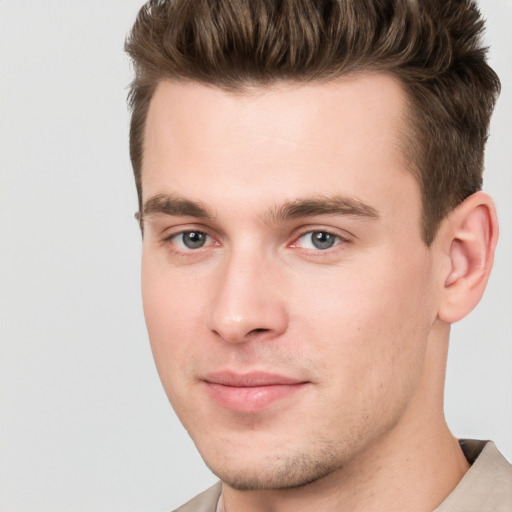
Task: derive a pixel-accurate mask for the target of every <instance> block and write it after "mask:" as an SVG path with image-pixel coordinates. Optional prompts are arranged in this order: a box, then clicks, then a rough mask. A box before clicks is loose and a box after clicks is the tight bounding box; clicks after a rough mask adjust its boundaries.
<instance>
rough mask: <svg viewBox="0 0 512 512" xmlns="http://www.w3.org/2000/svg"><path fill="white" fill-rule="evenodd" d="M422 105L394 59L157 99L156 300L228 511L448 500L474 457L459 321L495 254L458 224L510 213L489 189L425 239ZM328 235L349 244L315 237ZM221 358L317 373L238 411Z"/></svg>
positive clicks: (190, 423)
mask: <svg viewBox="0 0 512 512" xmlns="http://www.w3.org/2000/svg"><path fill="white" fill-rule="evenodd" d="M404 105H405V96H404V91H403V90H402V88H401V86H400V84H399V83H398V82H397V81H395V80H394V79H393V78H391V77H389V76H386V75H379V74H373V75H359V76H352V77H342V78H340V79H337V80H336V81H333V82H330V83H314V84H308V85H297V84H276V85H275V86H272V87H271V88H268V87H267V88H265V89H254V90H251V91H247V92H245V93H237V94H233V93H228V92H224V91H222V90H220V89H217V88H214V87H207V86H205V85H201V84H197V83H168V82H165V83H161V84H160V85H159V86H158V88H157V90H156V92H155V95H154V97H153V99H152V101H151V105H150V109H149V114H148V119H147V125H146V134H145V147H144V162H143V172H142V187H143V200H144V203H145V205H146V206H145V211H144V213H143V223H144V242H143V255H142V290H143V301H144V312H145V316H146V322H147V327H148V332H149V337H150V340H151V346H152V350H153V354H154V357H155V361H156V365H157V369H158V372H159V375H160V378H161V380H162V383H163V385H164V388H165V390H166V392H167V395H168V397H169V400H170V402H171V403H172V405H173V407H174V409H175V411H176V413H177V414H178V416H179V418H180V420H181V421H182V422H183V424H184V426H185V427H186V429H187V430H188V432H189V434H190V436H191V437H192V439H193V440H194V442H195V443H196V446H197V448H198V450H199V451H200V453H201V455H202V456H203V458H204V460H205V462H206V463H207V464H208V466H209V467H210V468H211V469H212V471H213V472H214V473H215V474H217V475H218V476H219V477H220V478H221V480H222V481H223V483H224V486H223V496H224V501H225V506H226V510H227V511H228V512H232V511H236V510H244V511H249V512H250V511H256V510H265V511H273V510H275V511H287V510H290V511H291V510H294V511H300V510H323V511H329V510H337V511H343V510H351V511H358V510H365V511H366V512H368V511H373V510H408V511H423V510H424V511H428V510H430V511H431V510H433V509H434V508H435V507H436V506H437V505H438V504H439V503H441V501H442V500H443V499H444V498H445V497H446V496H447V495H448V494H449V493H450V491H451V490H452V489H453V488H454V487H455V486H456V484H457V483H458V481H459V480H460V478H462V476H463V474H464V473H465V471H467V469H468V465H467V462H466V461H465V459H464V457H463V455H462V452H461V451H460V449H459V447H458V444H457V442H456V440H455V439H454V438H453V436H452V435H451V434H450V432H449V430H448V428H447V426H446V423H445V421H444V417H443V381H444V369H445V362H446V352H447V344H448V337H449V323H450V322H451V321H452V320H454V319H456V318H455V317H457V316H463V314H465V313H466V310H469V309H470V308H471V307H473V305H474V304H473V303H475V304H476V302H477V299H478V298H479V297H477V295H478V294H479V293H480V291H479V290H480V288H478V290H477V291H476V292H475V293H474V295H475V298H474V300H472V301H470V300H469V299H468V300H466V302H467V304H465V305H464V307H462V306H461V307H459V306H458V305H459V304H460V300H459V297H460V296H462V295H464V297H467V296H468V292H467V290H466V288H464V289H463V290H462V291H460V290H459V288H457V290H459V294H458V295H457V293H456V286H457V283H459V284H460V275H465V274H467V272H468V269H472V268H473V267H475V265H471V261H477V260H478V256H475V258H474V259H473V260H472V259H471V257H472V255H473V253H476V252H477V250H476V249H475V251H473V252H471V251H470V250H469V249H467V248H466V245H465V242H464V241H463V237H462V235H461V236H460V237H459V238H460V239H461V240H462V241H459V242H460V243H458V244H456V243H454V242H453V238H454V237H455V235H454V233H459V232H462V226H463V223H462V221H461V219H463V218H466V217H467V216H468V215H469V214H468V212H473V213H471V215H474V216H475V217H477V218H476V220H475V221H474V225H475V226H476V227H475V229H480V226H481V225H483V222H480V220H479V217H478V215H480V216H481V217H482V218H484V217H485V218H486V219H488V218H490V217H491V218H493V217H492V215H491V214H489V213H488V212H489V211H490V210H489V207H488V202H486V201H487V200H486V199H485V198H483V199H482V197H483V196H482V197H480V196H478V198H477V199H478V200H477V199H474V200H473V202H472V203H471V202H470V203H469V206H465V207H464V208H465V209H464V208H462V210H463V211H462V213H461V214H460V215H458V214H457V213H456V214H454V215H453V216H452V217H450V219H448V220H447V221H446V222H445V224H444V225H443V226H442V227H441V231H440V233H441V234H440V235H439V236H438V238H437V239H436V241H435V242H434V244H433V245H432V246H431V247H427V246H426V245H425V243H424V242H423V241H422V238H421V229H420V219H421V200H420V191H419V188H418V184H417V182H416V181H415V179H414V177H413V175H412V173H411V172H410V170H409V168H408V165H409V164H408V162H407V161H406V160H405V159H404V157H403V155H402V151H401V146H400V136H399V134H400V133H401V132H402V131H403V129H404V126H406V125H405V123H406V121H405V120H404V116H403V112H404V110H405V109H404ZM305 200H307V201H306V203H307V205H308V206H309V209H308V208H305V207H304V202H305ZM340 200H342V201H343V202H342V203H340ZM308 201H309V202H308ZM299 203H300V205H299V206H300V207H297V205H298V204H299ZM482 203H483V204H484V206H483V207H482V206H481V204H482ZM340 205H341V206H342V207H341V208H340ZM475 205H476V206H475ZM479 205H480V206H479ZM294 206H295V210H294ZM475 211H478V212H479V213H474V212H475ZM466 227H467V223H466ZM456 229H458V230H459V231H456ZM468 229H469V228H468ZM184 232H185V233H189V232H200V233H204V234H205V235H204V244H203V245H200V243H201V242H200V243H199V245H198V246H197V248H190V247H189V246H187V245H186V244H187V243H189V241H190V237H189V238H187V237H186V236H185V238H184V235H183V233H184ZM312 232H315V233H319V232H320V233H329V234H330V235H331V237H332V238H331V240H333V241H334V243H333V245H332V246H331V247H328V248H320V249H319V248H318V247H315V245H314V243H313V239H312V235H311V233H312ZM320 236H323V237H324V239H325V236H326V235H320ZM489 239H490V240H491V242H492V241H493V240H494V239H495V235H494V234H492V235H491V236H490V238H489V237H487V240H489ZM193 241H197V238H196V239H193ZM189 245H190V244H189ZM491 245H492V243H491ZM457 250H458V252H457ZM452 251H455V253H454V254H455V255H456V256H458V259H454V258H453V257H452ZM484 259H485V258H484ZM468 262H469V263H468ZM487 266H488V265H487ZM487 266H486V267H485V268H487ZM476 267H478V265H476ZM480 267H481V266H480ZM480 267H479V268H480ZM456 271H457V272H458V274H457V273H456ZM459 274H460V275H459ZM450 279H452V281H453V283H455V284H452V282H451V281H450ZM481 281H482V279H480V281H479V283H480V282H481ZM483 281H485V279H484V280H483ZM467 282H469V281H465V283H466V285H467ZM484 285H485V284H484ZM460 286H462V285H460ZM478 286H480V284H479V285H478ZM447 290H448V291H447ZM454 290H455V291H454ZM448 292H450V293H451V295H450V294H449V293H448ZM470 303H471V304H470ZM450 308H451V309H450ZM218 371H229V372H232V373H234V374H236V375H245V374H247V373H248V372H253V371H260V372H269V373H272V374H278V375H281V376H286V377H287V378H290V379H294V380H296V381H299V382H300V383H301V384H300V385H298V386H297V388H294V390H293V391H292V392H290V393H289V394H288V393H285V395H284V396H283V397H281V398H279V399H277V400H275V401H271V402H270V403H269V404H268V405H265V406H263V407H259V408H258V407H252V406H254V404H256V405H258V403H259V402H258V397H257V396H256V398H255V396H254V395H251V396H250V397H249V398H248V400H247V401H244V399H243V397H242V399H241V402H242V403H243V404H245V405H246V406H247V410H244V409H243V407H245V405H241V406H240V407H241V409H236V408H235V409H233V408H229V407H225V406H223V405H222V404H219V402H218V401H217V400H216V399H212V394H211V389H210V387H209V384H208V383H207V382H205V380H207V376H208V375H210V374H211V373H212V372H218ZM251 404H252V405H251Z"/></svg>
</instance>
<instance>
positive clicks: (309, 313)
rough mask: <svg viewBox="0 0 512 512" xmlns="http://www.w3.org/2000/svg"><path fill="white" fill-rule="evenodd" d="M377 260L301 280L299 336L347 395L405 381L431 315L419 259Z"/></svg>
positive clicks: (416, 362) (416, 367)
mask: <svg viewBox="0 0 512 512" xmlns="http://www.w3.org/2000/svg"><path fill="white" fill-rule="evenodd" d="M386 262H387V263H386ZM380 263H381V264H380V265H376V264H375V261H374V262H373V264H368V265H365V266H363V268H360V269H358V270H357V271H355V269H351V270H352V272H350V273H348V272H339V273H338V274H337V275H335V276H332V275H331V276H330V277H329V279H325V280H324V279H319V280H316V281H315V282H314V283H313V282H312V283H309V284H308V285H307V286H305V287H304V288H305V289H308V295H307V297H305V298H304V300H303V301H302V302H301V304H300V308H301V311H300V312H298V313H297V316H298V317H302V319H303V320H302V321H301V325H302V327H303V328H304V329H306V330H307V331H308V334H307V335H306V338H307V339H312V340H316V341H315V342H314V345H315V350H316V351H317V357H318V361H319V364H322V365H324V366H325V369H324V371H327V372H329V374H330V376H331V378H332V379H333V380H334V381H336V382H338V383H339V386H340V389H351V390H352V392H353V393H352V392H351V395H352V397H354V399H355V400H358V399H361V397H357V392H360V393H361V394H364V393H372V392H374V393H376V394H380V395H382V394H383V393H385V392H386V390H389V389H390V388H393V387H400V388H403V387H408V386H410V385H411V382H412V381H413V380H414V379H415V378H416V376H417V375H419V374H420V368H421V365H422V364H423V358H424V353H425V347H426V341H427V336H428V332H429V328H430V325H431V322H432V320H431V319H432V317H433V314H432V310H433V308H432V306H431V304H430V302H431V301H430V299H429V294H428V292H425V290H428V269H427V268H426V266H425V264H424V263H422V261H421V259H418V260H417V261H414V260H410V261H408V262H404V261H400V262H398V261H396V259H395V258H392V257H388V258H387V259H386V258H384V256H383V258H382V259H381V260H380ZM384 263H386V264H384ZM326 297H329V300H326V299H325V298H326ZM372 390H374V391H372ZM366 398H368V397H366Z"/></svg>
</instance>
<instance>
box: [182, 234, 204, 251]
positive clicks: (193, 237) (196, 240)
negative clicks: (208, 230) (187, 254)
mask: <svg viewBox="0 0 512 512" xmlns="http://www.w3.org/2000/svg"><path fill="white" fill-rule="evenodd" d="M205 238H206V236H205V234H204V233H201V232H198V231H190V232H188V233H184V234H183V243H184V244H185V246H186V247H188V248H189V249H197V248H199V247H202V246H203V245H204V241H205Z"/></svg>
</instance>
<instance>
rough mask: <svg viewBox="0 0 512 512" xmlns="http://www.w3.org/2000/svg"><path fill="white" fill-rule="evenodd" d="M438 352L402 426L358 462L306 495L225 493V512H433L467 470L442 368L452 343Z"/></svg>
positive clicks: (289, 491)
mask: <svg viewBox="0 0 512 512" xmlns="http://www.w3.org/2000/svg"><path fill="white" fill-rule="evenodd" d="M433 351H434V352H436V353H435V354H427V364H426V365H425V374H426V377H425V378H424V379H421V383H420V385H419V388H418V390H417V393H416V394H415V396H414V398H413V400H412V401H411V403H410V404H409V407H408V408H407V410H406V411H405V412H404V414H403V416H402V417H401V418H400V421H399V422H398V423H397V424H396V425H395V426H394V427H393V428H392V429H391V430H389V431H388V432H386V433H385V434H384V435H383V436H381V437H379V438H377V439H375V440H374V441H373V442H372V443H371V444H369V445H368V446H367V447H366V448H365V450H364V451H363V452H361V453H359V454H358V456H357V457H355V458H354V459H353V460H351V461H349V462H347V463H346V464H344V465H343V467H341V468H339V469H338V470H336V471H335V472H333V473H331V474H329V475H328V476H326V477H324V478H322V479H320V480H318V481H316V482H313V483H311V484H309V485H307V486H304V487H300V488H293V489H280V490H271V491H238V490H236V489H233V488H231V487H229V486H227V485H224V487H223V499H224V504H225V512H240V511H244V512H261V511H265V512H292V511H293V512H302V511H306V510H307V511H310V510H317V511H321V512H331V511H332V512H334V511H336V512H348V511H350V512H363V511H364V512H384V511H395V510H407V511H408V512H431V511H432V510H434V509H435V508H436V507H437V506H438V505H439V504H441V503H442V501H443V500H444V499H445V498H446V497H447V496H448V495H449V494H450V492H451V491H452V490H453V489H454V488H455V487H456V486H457V484H458V483H459V481H460V480H461V478H462V477H463V476H464V474H465V473H466V471H467V470H468V469H469V464H468V463H467V461H466V459H465V457H464V454H463V453H462V450H461V449H460V447H459V444H458V442H457V440H456V439H455V438H454V437H453V436H452V434H451V433H450V431H449V429H448V427H447V425H446V422H445V419H444V415H443V403H442V401H443V400H442V394H443V385H442V382H443V379H444V368H441V369H439V359H440V356H442V355H443V354H442V353H439V352H443V351H444V353H445V354H444V357H445V356H446V351H447V342H446V343H445V344H443V343H438V344H437V345H435V348H434V349H433ZM429 358H432V359H434V360H435V361H436V364H437V366H434V368H437V369H438V370H437V373H438V375H434V376H432V373H433V372H432V366H431V365H430V364H428V359H429ZM434 373H435V372H434ZM440 373H442V375H441V379H439V377H440V375H439V374H440ZM427 375H428V377H427ZM436 383H437V386H436V385H435V384H436Z"/></svg>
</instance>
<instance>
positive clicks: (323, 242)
mask: <svg viewBox="0 0 512 512" xmlns="http://www.w3.org/2000/svg"><path fill="white" fill-rule="evenodd" d="M340 242H341V237H340V236H338V235H333V234H332V233H328V232H327V231H309V232H308V233H305V234H304V235H302V236H301V237H300V238H299V243H300V246H301V247H302V248H303V249H314V250H317V251H325V250H327V249H330V248H331V247H334V246H335V245H338V244H339V243H340Z"/></svg>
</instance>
